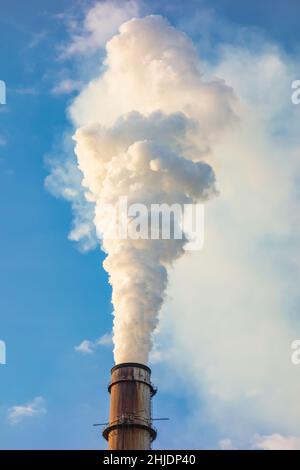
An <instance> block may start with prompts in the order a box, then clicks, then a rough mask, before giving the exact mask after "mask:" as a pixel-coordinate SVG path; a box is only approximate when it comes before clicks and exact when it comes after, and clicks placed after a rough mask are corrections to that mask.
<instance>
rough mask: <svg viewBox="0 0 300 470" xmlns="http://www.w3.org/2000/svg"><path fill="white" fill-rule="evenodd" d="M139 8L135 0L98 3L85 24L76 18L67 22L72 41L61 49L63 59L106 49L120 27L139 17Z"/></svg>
mask: <svg viewBox="0 0 300 470" xmlns="http://www.w3.org/2000/svg"><path fill="white" fill-rule="evenodd" d="M138 14H139V6H138V3H137V2H136V1H135V0H130V1H127V2H122V3H121V2H117V1H114V0H110V1H109V0H108V1H105V2H101V3H100V2H97V3H96V4H95V5H94V6H93V7H92V8H91V9H89V10H88V11H87V13H86V15H85V17H84V19H83V22H82V23H80V22H77V21H76V20H75V19H74V17H72V19H71V20H70V19H68V18H67V19H66V18H64V19H65V21H66V20H67V24H68V27H69V29H70V33H71V40H70V42H69V43H68V44H65V45H64V46H62V48H61V56H62V57H70V56H74V55H78V54H79V55H83V54H91V53H93V52H95V51H96V50H97V49H99V48H102V47H104V45H105V43H106V42H107V41H108V40H109V39H110V38H111V37H112V36H113V35H114V34H115V33H116V32H117V31H118V28H119V26H120V25H121V24H122V23H123V22H124V21H126V20H129V19H130V18H132V17H134V16H138Z"/></svg>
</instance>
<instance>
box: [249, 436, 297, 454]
mask: <svg viewBox="0 0 300 470" xmlns="http://www.w3.org/2000/svg"><path fill="white" fill-rule="evenodd" d="M253 448H254V449H264V450H300V437H299V436H283V435H281V434H278V433H275V434H270V435H269V436H260V435H259V434H257V435H256V436H255V437H254V445H253Z"/></svg>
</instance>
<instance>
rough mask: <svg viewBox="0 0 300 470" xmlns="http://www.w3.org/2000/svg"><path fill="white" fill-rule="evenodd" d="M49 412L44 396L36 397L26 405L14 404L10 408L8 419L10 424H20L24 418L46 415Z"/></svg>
mask: <svg viewBox="0 0 300 470" xmlns="http://www.w3.org/2000/svg"><path fill="white" fill-rule="evenodd" d="M46 413H47V409H46V404H45V400H44V398H43V397H36V398H34V399H33V400H32V401H31V402H28V403H26V404H25V405H16V406H12V407H11V408H9V410H8V420H9V422H10V424H18V423H19V422H20V421H22V420H23V419H24V418H28V417H33V416H39V415H44V414H46Z"/></svg>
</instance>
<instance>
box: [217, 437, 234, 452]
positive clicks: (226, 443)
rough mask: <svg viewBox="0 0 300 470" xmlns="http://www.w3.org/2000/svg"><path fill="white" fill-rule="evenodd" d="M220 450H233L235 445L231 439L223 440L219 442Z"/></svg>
mask: <svg viewBox="0 0 300 470" xmlns="http://www.w3.org/2000/svg"><path fill="white" fill-rule="evenodd" d="M219 448H220V449H221V450H233V444H232V441H231V439H221V440H220V441H219Z"/></svg>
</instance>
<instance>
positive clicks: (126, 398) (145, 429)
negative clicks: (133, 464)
mask: <svg viewBox="0 0 300 470" xmlns="http://www.w3.org/2000/svg"><path fill="white" fill-rule="evenodd" d="M150 377H151V369H150V368H149V367H147V366H145V365H144V364H138V363H136V362H125V363H122V364H118V365H116V366H115V367H113V368H112V370H111V382H110V384H109V386H108V391H109V392H110V416H109V425H108V426H107V427H106V428H105V429H104V431H103V437H104V438H105V439H106V440H107V441H108V448H109V450H150V449H151V443H152V441H153V440H154V439H155V438H156V430H155V429H154V428H153V426H152V412H151V410H152V408H151V398H152V397H153V396H154V395H155V393H156V389H155V388H154V387H153V385H152V383H151V380H150Z"/></svg>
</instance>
